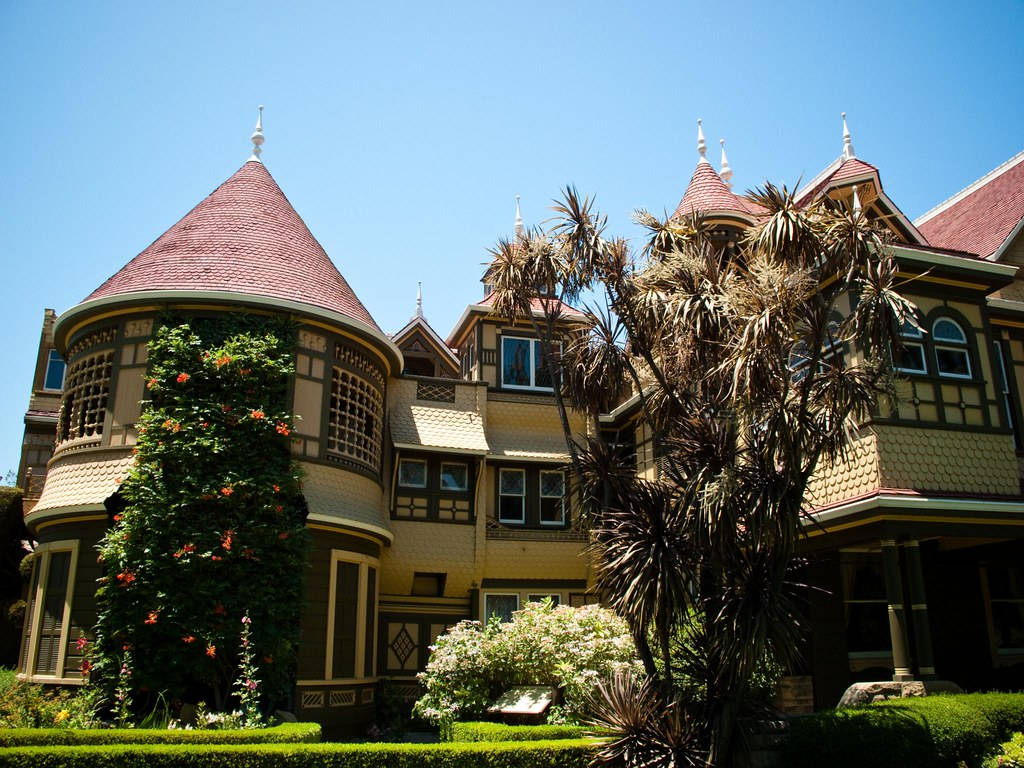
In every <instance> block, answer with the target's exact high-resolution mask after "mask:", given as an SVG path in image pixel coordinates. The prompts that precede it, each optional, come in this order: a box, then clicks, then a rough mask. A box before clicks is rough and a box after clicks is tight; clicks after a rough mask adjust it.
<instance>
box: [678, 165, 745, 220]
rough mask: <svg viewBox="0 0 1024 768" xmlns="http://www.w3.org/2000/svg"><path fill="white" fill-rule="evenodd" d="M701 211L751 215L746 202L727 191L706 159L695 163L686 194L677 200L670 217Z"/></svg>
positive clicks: (727, 188) (689, 214)
mask: <svg viewBox="0 0 1024 768" xmlns="http://www.w3.org/2000/svg"><path fill="white" fill-rule="evenodd" d="M703 211H734V212H736V213H739V214H742V215H743V216H750V215H751V211H750V209H749V207H748V206H747V204H746V202H744V200H743V199H742V198H740V197H739V196H738V195H734V194H733V193H732V192H730V191H729V187H727V186H726V184H725V182H724V181H722V177H721V176H719V175H718V173H717V172H716V171H715V169H714V168H712V167H711V164H710V163H709V162H707V161H706V160H701V161H700V162H699V163H697V168H696V170H694V172H693V177H692V178H691V179H690V184H689V186H687V188H686V194H684V195H683V199H682V200H680V201H679V206H678V207H677V208H676V212H675V213H673V214H672V218H676V217H677V216H691V215H693V214H694V213H700V212H703Z"/></svg>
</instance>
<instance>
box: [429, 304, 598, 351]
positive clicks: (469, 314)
mask: <svg viewBox="0 0 1024 768" xmlns="http://www.w3.org/2000/svg"><path fill="white" fill-rule="evenodd" d="M494 299H495V294H494V293H489V294H487V295H486V296H484V297H483V298H482V299H481V300H480V301H479V302H477V303H476V304H470V305H469V306H468V307H466V308H465V309H464V310H463V311H462V315H461V316H460V317H459V319H458V320H457V321H456V322H455V327H453V328H452V331H451V333H449V334H448V342H447V343H448V346H450V347H454V346H455V345H457V344H458V343H459V340H460V339H461V337H462V336H463V332H464V331H465V330H466V328H467V326H468V325H469V323H470V319H471V318H473V317H474V316H477V317H480V316H488V315H492V314H493V313H494V309H493V305H494ZM552 304H553V305H555V306H557V308H558V310H559V319H560V320H564V321H566V322H569V323H572V322H574V321H575V322H579V321H582V320H584V319H585V318H586V315H584V314H583V313H582V312H580V311H579V310H578V309H576V308H575V307H570V306H569V305H568V304H566V303H565V302H564V301H559V300H558V299H542V298H539V297H538V298H535V299H531V300H530V308H531V309H532V310H533V314H534V316H535V317H540V316H542V315H543V314H544V307H545V305H549V306H550V305H552Z"/></svg>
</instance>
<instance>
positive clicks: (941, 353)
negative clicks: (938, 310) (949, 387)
mask: <svg viewBox="0 0 1024 768" xmlns="http://www.w3.org/2000/svg"><path fill="white" fill-rule="evenodd" d="M932 342H933V344H934V346H935V368H936V370H937V371H938V372H939V376H948V377H950V378H953V379H969V378H971V355H970V352H969V350H968V346H967V334H965V333H964V330H963V328H961V327H960V324H959V323H957V322H956V321H955V320H951V319H950V318H948V317H940V318H938V319H937V320H936V321H935V322H934V323H933V324H932Z"/></svg>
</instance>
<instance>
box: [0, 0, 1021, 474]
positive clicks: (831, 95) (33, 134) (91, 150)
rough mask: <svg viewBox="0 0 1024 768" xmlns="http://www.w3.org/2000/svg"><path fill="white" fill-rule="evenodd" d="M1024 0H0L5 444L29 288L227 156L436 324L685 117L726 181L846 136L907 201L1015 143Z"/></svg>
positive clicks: (154, 213) (178, 210) (64, 274)
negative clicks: (260, 141)
mask: <svg viewBox="0 0 1024 768" xmlns="http://www.w3.org/2000/svg"><path fill="white" fill-rule="evenodd" d="M1022 33H1024V3H1022V2H1021V0H1009V1H1006V0H1004V1H1003V2H981V3H972V4H964V3H959V2H958V3H951V2H938V1H936V2H927V3H923V2H922V3H903V2H900V3H893V2H843V3H838V2H837V3H823V2H808V3H800V4H796V3H794V4H789V5H788V7H787V6H786V4H782V3H767V2H762V3H758V4H746V3H736V2H719V3H702V4H700V5H693V4H690V3H683V2H675V3H671V2H665V3H641V2H637V3H603V2H579V3H551V2H527V1H526V0H523V1H522V2H506V3H501V4H496V3H479V2H473V3H451V4H444V3H423V2H415V3H414V2H410V3H358V4H356V3H340V2H338V3H322V4H319V3H301V2H296V3H256V2H249V3H229V2H174V3H171V2H164V3H150V2H145V3H140V2H124V3H117V4H114V3H81V2H78V3H57V2H52V3H35V2H28V0H22V1H21V2H15V0H7V1H6V2H2V3H0V71H2V72H3V73H4V87H3V89H2V94H3V97H2V99H0V178H2V180H3V184H2V185H0V258H2V260H3V275H4V287H5V289H6V290H5V293H4V305H5V308H4V319H5V322H6V327H7V329H8V331H7V334H6V337H7V339H8V363H7V367H8V373H7V375H6V376H4V377H3V378H2V379H0V403H2V408H0V473H2V472H3V471H5V470H6V469H8V468H13V467H15V466H16V465H17V459H18V453H19V450H20V448H19V446H20V441H21V435H22V428H23V427H22V418H23V415H24V411H25V408H26V406H27V402H28V395H29V388H30V384H31V372H32V370H31V369H32V364H33V361H34V357H35V351H36V345H37V343H38V337H39V328H40V323H41V320H42V315H43V308H44V307H53V308H54V309H56V310H57V311H58V312H62V311H64V310H66V309H68V308H69V307H71V306H73V305H74V304H75V303H77V302H79V301H81V300H82V298H84V297H85V296H86V295H87V294H88V293H90V292H91V291H92V290H93V289H94V288H95V287H96V286H98V285H99V284H100V283H101V282H102V281H103V280H104V279H106V278H107V277H108V276H109V275H111V274H112V273H114V272H115V271H116V270H117V269H119V268H120V267H121V266H122V265H123V264H124V263H125V262H127V261H128V260H129V259H131V258H132V257H133V256H134V255H135V254H137V253H138V252H139V251H140V250H142V249H143V248H145V247H146V245H148V244H149V243H150V242H152V241H153V240H154V239H155V238H156V237H158V236H159V235H160V234H161V233H162V232H163V231H164V230H166V229H167V228H168V227H169V226H170V225H172V224H173V223H174V222H175V221H177V219H178V218H180V217H181V216H182V215H183V214H184V213H185V212H186V211H188V210H189V209H190V208H191V207H192V206H193V205H194V204H195V203H197V202H198V201H199V200H201V199H202V198H203V197H204V196H206V195H207V194H208V193H209V192H210V191H212V190H213V189H214V187H216V186H217V185H218V184H219V183H220V182H222V181H223V180H224V179H226V178H227V177H228V176H230V175H231V174H232V173H233V172H234V171H235V170H236V169H237V168H238V167H239V166H240V165H241V164H242V163H243V162H244V161H245V159H246V157H248V154H249V149H250V145H249V141H248V137H249V133H250V132H251V131H252V127H253V123H254V121H255V117H256V109H255V108H256V105H257V104H261V103H262V104H265V105H266V113H265V120H264V126H265V131H266V136H267V142H266V145H265V147H264V155H263V159H264V160H265V162H266V165H267V167H268V169H269V170H270V171H271V173H272V174H273V175H274V177H275V178H276V179H277V181H278V183H279V184H280V185H281V187H282V188H283V189H284V191H285V194H287V195H288V197H289V199H290V200H291V201H292V204H293V205H294V206H295V208H296V209H297V210H298V212H299V213H300V215H301V216H302V217H303V218H304V219H305V221H306V223H307V224H308V225H309V227H310V229H311V230H312V232H313V234H314V235H315V236H316V237H317V238H318V239H319V241H320V242H321V243H322V244H323V246H324V248H325V249H326V250H327V252H328V254H330V256H331V257H332V258H333V259H334V261H335V263H336V264H337V265H338V267H339V268H340V269H341V271H342V273H343V274H344V275H345V276H346V277H347V278H348V280H349V282H350V283H351V284H352V286H353V288H354V289H355V291H356V292H357V294H358V295H359V297H360V298H361V299H362V300H363V303H364V304H366V306H367V308H368V309H369V310H370V312H371V313H372V314H373V316H374V317H375V318H376V320H377V322H378V323H379V324H380V326H381V327H382V328H384V329H385V330H387V331H394V330H397V329H398V328H399V327H400V326H401V325H403V324H404V323H405V322H406V321H407V320H408V318H409V316H410V315H411V313H412V311H413V308H414V301H415V293H416V281H417V280H422V281H423V291H424V304H425V308H426V314H427V318H428V320H430V322H431V323H432V324H433V325H434V326H435V328H436V329H437V330H438V331H439V332H440V333H441V334H442V335H445V334H447V332H448V331H449V330H450V329H451V326H452V325H453V323H454V321H455V320H456V319H457V317H458V315H459V313H460V312H461V310H462V309H463V307H464V306H465V305H466V304H467V303H469V302H470V301H472V300H474V299H477V298H479V296H480V293H481V288H480V284H479V282H478V279H479V275H480V272H481V267H480V264H481V262H482V261H483V260H484V258H485V256H484V251H485V248H486V247H487V246H488V245H490V244H492V243H493V242H494V241H495V239H496V238H497V237H498V236H499V235H503V234H508V233H509V231H510V229H511V226H512V220H513V206H514V195H515V194H517V193H518V194H521V195H522V205H523V215H524V217H525V219H526V221H527V223H536V222H538V221H540V220H541V219H543V218H545V216H546V215H547V212H546V206H547V205H548V202H549V200H550V199H551V198H552V197H553V196H555V195H556V194H557V192H558V190H559V189H560V187H562V186H563V185H565V184H566V183H570V182H571V183H574V184H576V185H577V186H578V187H579V188H580V190H581V191H583V192H587V193H591V194H596V195H597V198H598V202H599V205H600V207H601V208H602V209H603V210H604V211H605V212H606V213H607V214H608V215H609V220H610V225H611V229H612V230H613V231H614V232H616V233H620V234H625V235H627V236H630V235H633V236H635V235H637V234H638V232H637V231H636V230H635V228H634V227H633V226H632V225H631V224H630V222H629V214H630V212H631V211H632V209H633V208H635V207H647V208H649V209H651V210H653V211H655V212H661V211H662V210H663V209H665V208H668V209H669V210H672V209H673V208H674V206H675V205H676V203H677V202H678V200H679V198H680V197H681V196H682V193H683V191H684V189H685V187H686V183H687V181H688V180H689V178H690V174H691V173H692V171H693V168H694V164H695V161H696V157H697V156H696V153H695V149H694V142H695V137H694V133H695V126H694V121H695V120H696V118H697V117H703V118H704V126H705V129H706V132H707V138H708V143H709V145H711V147H712V151H711V152H710V153H709V154H710V156H711V157H712V159H713V160H714V161H715V163H716V165H717V160H718V139H719V138H722V137H724V138H725V139H726V140H727V149H728V152H729V159H730V163H731V165H732V167H733V169H734V171H735V177H734V179H733V181H734V184H735V185H736V187H737V188H739V189H740V190H743V189H746V188H749V187H751V186H753V185H755V184H759V183H760V182H762V181H763V180H764V179H765V178H770V179H772V180H773V181H785V182H788V183H790V184H793V183H795V182H796V181H797V179H798V178H800V177H801V176H802V177H803V178H804V179H805V180H807V179H809V178H810V177H811V176H813V175H815V174H816V173H817V172H818V171H819V170H820V169H821V168H822V167H823V166H825V165H826V164H827V163H828V162H830V161H831V160H832V159H834V158H835V157H836V156H837V155H838V154H839V152H840V149H841V147H842V143H841V124H840V119H839V113H840V112H841V111H843V110H845V111H847V112H848V113H849V123H850V128H851V131H852V133H853V144H854V147H855V149H856V151H857V154H858V156H859V157H861V158H863V159H864V160H866V161H868V162H870V163H873V164H875V165H877V166H878V167H879V168H880V171H881V175H882V182H883V184H884V185H885V188H886V191H887V192H888V193H889V195H890V197H892V199H893V200H894V201H895V202H896V204H897V205H899V206H900V207H901V208H902V210H903V211H904V212H905V213H906V214H907V215H909V216H911V217H916V216H918V215H919V214H921V213H923V212H924V211H925V210H927V209H928V208H930V207H931V206H933V205H934V204H936V203H938V202H940V201H941V200H943V199H945V198H946V197H948V196H949V195H951V194H953V193H954V192H956V191H958V190H959V189H960V188H962V187H963V186H964V185H966V184H968V183H969V182H971V181H973V180H974V179H975V178H977V177H978V176H980V175H982V174H983V173H985V172H987V171H989V170H990V169H992V168H993V167H995V166H996V165H998V164H999V163H1001V162H1002V161H1003V160H1005V159H1007V158H1009V157H1010V156H1012V155H1013V154H1015V153H1016V152H1019V151H1020V150H1021V149H1024V130H1022V126H1024V106H1022V105H1024V98H1022V97H1024V54H1022V53H1021V47H1020V45H1021V38H1022Z"/></svg>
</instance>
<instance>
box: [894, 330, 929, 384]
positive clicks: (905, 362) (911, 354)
mask: <svg viewBox="0 0 1024 768" xmlns="http://www.w3.org/2000/svg"><path fill="white" fill-rule="evenodd" d="M893 367H895V368H896V370H897V371H899V372H900V373H928V364H927V363H926V362H925V356H924V333H923V332H922V331H921V329H920V328H918V327H917V326H916V325H914V324H913V323H911V322H910V321H909V320H906V321H904V323H903V325H902V326H901V327H900V338H899V341H898V342H897V345H896V349H894V350H893Z"/></svg>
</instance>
